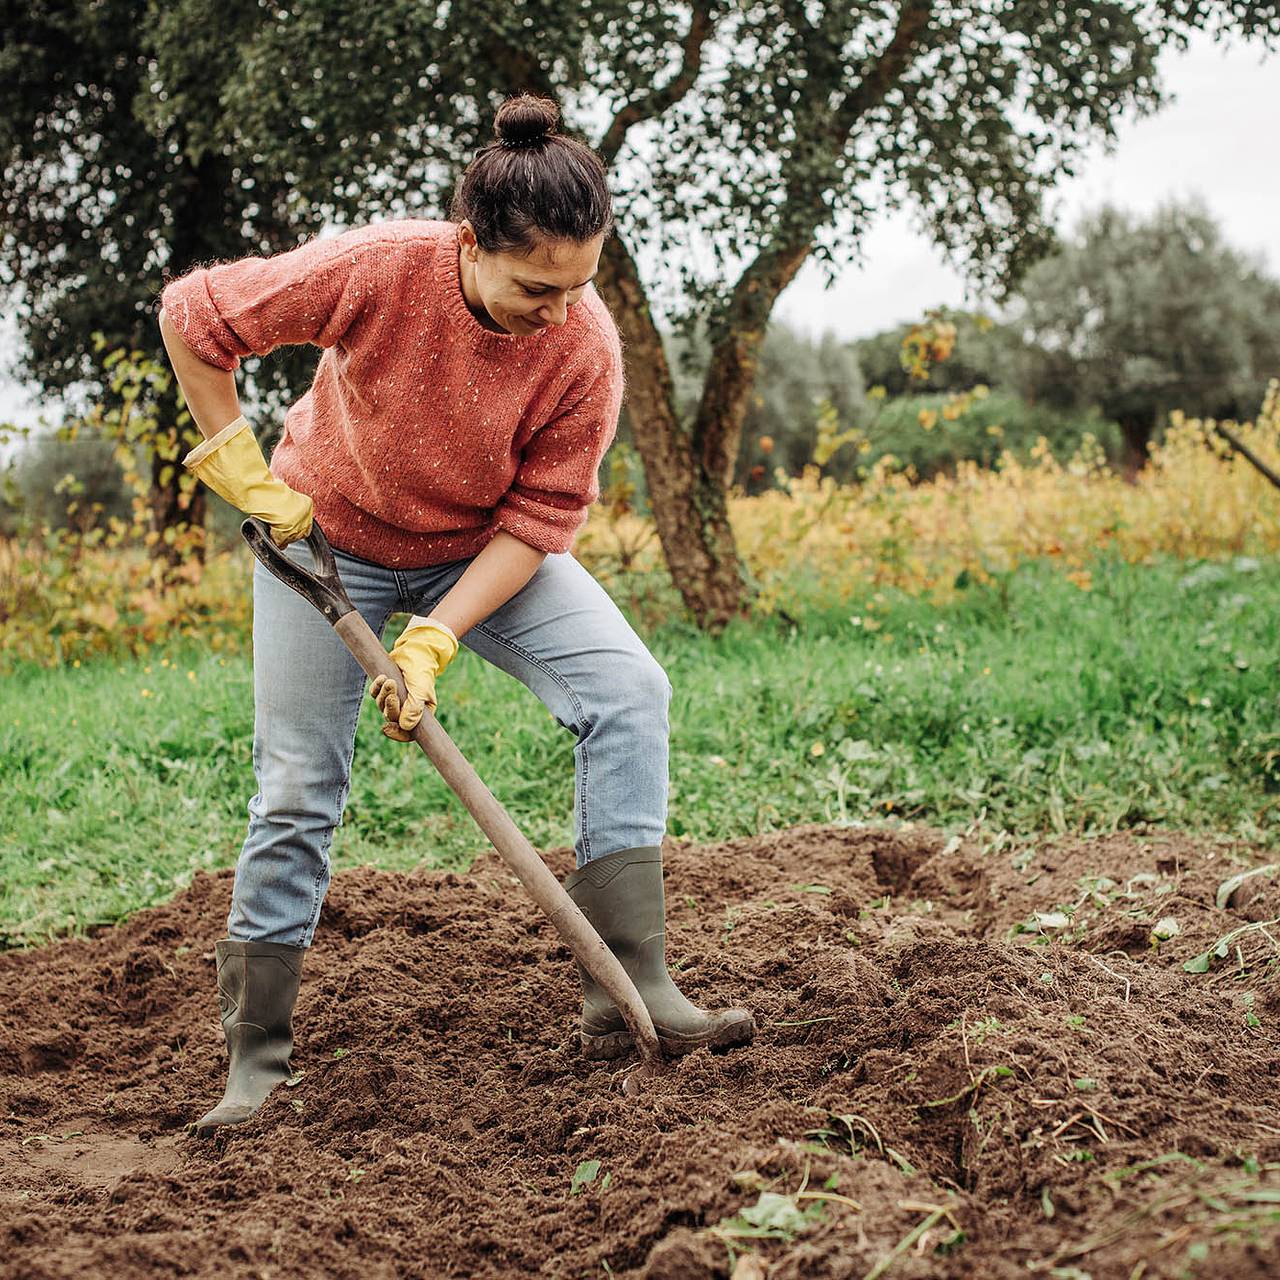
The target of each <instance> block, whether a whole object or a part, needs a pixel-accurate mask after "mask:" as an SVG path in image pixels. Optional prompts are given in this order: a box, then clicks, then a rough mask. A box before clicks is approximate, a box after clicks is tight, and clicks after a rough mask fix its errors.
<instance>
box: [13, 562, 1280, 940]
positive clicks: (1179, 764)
mask: <svg viewBox="0 0 1280 1280" xmlns="http://www.w3.org/2000/svg"><path fill="white" fill-rule="evenodd" d="M1091 567H1092V570H1093V574H1094V589H1093V590H1092V591H1089V592H1082V591H1080V590H1079V589H1077V588H1076V587H1075V586H1073V585H1071V584H1070V583H1068V582H1067V581H1065V580H1064V579H1063V578H1062V577H1061V575H1060V573H1059V572H1058V571H1057V570H1056V568H1055V567H1054V566H1053V565H1051V564H1045V565H1029V566H1024V567H1023V568H1021V569H1019V570H1017V571H1015V572H1014V573H1012V574H1010V575H1008V576H1006V577H1005V578H1003V579H1001V580H1000V581H998V582H997V583H996V584H995V585H992V586H985V587H973V588H969V589H968V590H966V591H964V592H963V593H962V594H961V595H960V597H959V598H958V600H957V601H956V602H954V603H953V604H951V605H949V606H947V607H945V608H939V607H935V606H931V605H930V604H929V603H928V602H927V601H923V600H919V599H913V598H910V597H906V596H900V595H898V594H896V593H888V592H885V593H883V594H880V595H867V594H864V596H863V597H862V598H861V600H859V601H858V602H856V603H853V604H851V605H849V606H847V607H845V608H842V609H840V610H839V611H837V612H828V613H815V612H809V613H803V611H802V610H800V606H799V605H798V603H797V602H795V601H793V602H792V603H791V608H792V611H793V612H799V613H800V616H801V622H800V625H799V626H796V627H791V626H788V625H786V624H784V623H783V622H781V621H777V620H763V621H759V622H753V623H749V624H741V625H735V626H734V627H731V628H730V629H729V630H728V631H727V632H726V633H725V634H724V635H722V636H720V637H718V638H714V639H713V638H709V637H707V636H704V635H701V634H699V633H697V632H696V631H694V630H693V629H692V628H690V627H688V626H687V625H683V624H680V623H671V624H668V625H665V626H662V627H659V628H657V629H655V630H650V631H649V633H648V634H647V636H646V639H647V640H648V642H649V644H650V647H651V648H652V650H653V652H654V653H655V655H656V656H657V657H658V659H659V660H660V661H661V662H662V663H663V664H664V666H665V667H666V669H667V671H668V673H669V675H670V676H671V680H672V683H673V685H674V686H675V699H674V702H673V706H672V743H671V745H672V763H671V778H672V792H671V814H670V821H669V829H670V831H671V832H672V834H674V835H678V836H686V837H690V838H694V839H697V840H715V839H727V838H729V837H732V836H740V835H745V834H750V833H753V832H759V831H767V830H770V829H775V828H779V827H785V826H791V825H794V824H796V823H800V822H808V821H844V822H851V823H853V822H877V821H885V820H889V821H893V820H895V819H902V818H906V819H911V820H913V821H916V822H923V823H928V824H931V825H933V826H936V827H939V828H942V829H945V830H962V829H964V828H966V827H969V826H971V825H973V824H975V823H979V824H980V825H981V827H982V829H983V830H984V831H986V832H988V833H991V832H995V831H999V830H1004V831H1007V832H1009V833H1011V834H1012V835H1015V836H1026V835H1032V834H1035V833H1043V832H1077V833H1080V834H1084V835H1091V834H1098V833H1102V832H1110V831H1116V830H1121V829H1134V828H1137V829H1143V828H1145V827H1148V826H1160V827H1166V828H1174V829H1180V830H1186V831H1192V832H1200V833H1205V834H1207V833H1221V834H1225V835H1230V836H1233V837H1238V838H1244V839H1248V840H1254V841H1257V842H1259V843H1261V844H1263V845H1266V846H1270V847H1275V846H1276V845H1278V844H1280V808H1278V806H1280V698H1278V690H1280V682H1278V681H1277V654H1278V653H1280V623H1278V622H1277V619H1280V563H1277V562H1276V561H1275V560H1266V561H1262V562H1258V561H1244V560H1240V561H1226V562H1223V563H1221V564H1216V563H1212V564H1211V563H1186V562H1178V561H1161V562H1159V563H1156V564H1153V565H1151V566H1146V567H1137V566H1130V565H1126V564H1124V563H1122V562H1119V561H1117V560H1115V559H1111V558H1105V559H1098V560H1096V561H1095V562H1094V563H1093V565H1092V566H1091ZM855 618H856V619H861V625H859V624H857V623H855V622H854V621H853V619H855ZM868 623H871V624H878V627H877V629H874V630H872V629H871V628H870V627H869V626H868ZM188 672H191V673H193V677H189V676H188ZM144 689H145V690H149V691H150V696H144V695H143V690H144ZM441 695H442V708H441V713H440V718H441V721H442V723H444V725H445V726H446V728H447V729H448V730H449V732H450V733H451V734H452V735H453V736H454V738H455V740H456V741H457V742H458V744H459V746H460V747H461V748H462V750H463V751H464V752H465V753H466V755H467V756H468V757H469V758H470V759H471V761H472V763H473V764H474V765H475V766H476V768H477V769H478V770H479V772H480V775H481V776H482V777H483V778H484V779H485V780H486V782H487V783H488V784H489V786H490V787H491V788H492V789H493V791H494V792H495V793H496V794H497V796H498V797H499V799H501V800H502V801H503V803H504V804H506V805H507V807H508V808H509V810H510V811H511V813H512V816H513V817H514V818H515V820H516V822H517V823H518V824H519V825H520V826H521V827H522V829H523V830H524V831H525V832H526V834H527V835H528V836H529V838H530V839H531V840H532V841H533V842H534V844H535V845H538V846H540V847H545V846H549V845H553V844H569V843H571V842H572V834H573V833H572V830H571V826H570V818H571V813H572V777H573V756H572V745H573V744H572V739H571V737H570V736H569V735H568V734H567V733H566V732H565V731H564V730H562V729H560V728H559V726H558V725H556V723H555V722H554V721H553V720H552V718H551V717H550V715H549V714H548V713H547V712H546V711H545V710H544V709H543V708H542V706H541V704H540V703H538V702H537V700H536V699H535V698H533V696H532V695H531V694H529V693H528V691H527V690H525V689H524V688H523V686H521V685H519V684H517V683H516V682H515V681H513V680H511V679H510V678H509V677H507V676H504V675H503V674H502V673H500V672H498V671H496V670H494V669H492V668H489V667H487V666H486V665H485V664H484V663H483V662H481V661H480V660H479V659H476V658H474V657H473V656H472V655H470V654H466V653H464V654H463V655H462V656H461V657H460V658H459V660H458V661H457V662H456V663H455V664H454V666H453V667H451V668H450V671H449V673H448V675H447V676H446V677H445V680H444V681H443V682H442V687H441ZM377 724H378V719H377V712H376V708H374V707H373V705H372V703H371V702H369V701H367V700H366V704H365V711H364V714H363V716H362V718H361V722H360V728H359V737H358V742H357V748H356V758H355V767H354V774H353V782H352V788H351V795H350V799H349V803H348V808H347V813H346V818H345V821H344V824H343V826H342V828H341V829H340V830H339V832H338V833H337V837H336V839H335V842H334V847H333V860H334V865H335V867H344V866H353V865H358V864H361V863H374V864H376V865H378V866H383V867H393V868H406V867H410V866H414V865H417V864H419V863H426V864H428V865H431V866H449V867H462V866H465V865H467V863H468V860H469V858H470V857H471V856H472V855H473V854H474V853H475V851H476V850H477V848H479V847H480V846H481V844H482V843H483V838H482V837H481V836H480V835H479V833H478V831H477V830H476V829H475V828H474V827H473V825H472V824H471V820H470V818H469V817H468V815H467V814H466V813H465V811H464V810H463V809H462V807H461V805H460V804H459V803H458V802H457V801H456V800H455V799H454V798H453V796H452V795H451V793H449V792H448V791H447V789H446V788H445V786H444V784H443V782H442V781H441V780H440V779H439V778H438V777H437V776H436V775H435V774H434V773H433V771H432V770H431V768H430V766H429V765H428V764H427V762H426V760H425V759H424V758H423V757H422V755H421V753H420V752H418V751H417V750H416V749H407V748H403V747H399V746H397V745H395V744H392V743H390V742H388V741H387V740H385V739H384V738H382V736H381V735H380V734H379V733H378V732H377ZM252 727H253V695H252V683H251V670H250V664H249V660H248V658H247V657H227V658H219V657H217V656H216V655H211V654H209V653H206V652H197V651H194V650H192V649H190V648H187V649H185V650H177V649H175V650H172V651H170V650H161V649H157V650H156V652H155V653H154V654H153V655H152V656H151V657H150V658H149V659H147V660H145V661H137V662H128V663H121V662H114V661H112V662H102V663H98V664H91V665H85V666H83V667H80V668H64V669H61V670H58V671H52V672H49V671H40V670H34V669H31V668H27V669H23V670H20V671H19V672H17V673H16V674H15V675H12V676H10V677H9V678H7V679H6V680H5V681H4V682H3V686H2V687H0V774H2V776H3V780H4V786H3V788H0V944H8V945H26V944H31V943H35V942H39V941H42V940H44V939H47V938H49V937H53V936H56V935H59V934H63V933H67V932H78V931H81V930H83V929H84V928H85V927H86V926H90V925H94V924H97V923H101V922H106V921H114V920H118V919H120V918H121V917H123V916H124V915H126V914H127V913H128V912H130V911H132V910H135V909H137V908H139V907H142V906H146V905H150V904H153V903H156V902H159V901H162V900H164V899H165V898H167V897H168V896H170V895H171V894H172V893H173V892H174V891H175V890H176V889H178V888H179V887H181V886H182V885H183V884H184V883H185V882H186V881H187V880H188V879H189V877H190V875H191V872H192V871H193V870H194V869H196V868H209V867H223V866H230V865H231V864H232V863H233V862H234V861H235V858H236V855H237V853H238V852H239V847H240V842H241V840H242V839H243V835H244V830H245V821H246V817H245V803H246V801H247V800H248V798H249V796H250V795H251V794H252V792H253V790H254V782H253V774H252V768H251V764H250V748H251V737H252Z"/></svg>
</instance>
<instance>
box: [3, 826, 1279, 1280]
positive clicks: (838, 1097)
mask: <svg viewBox="0 0 1280 1280" xmlns="http://www.w3.org/2000/svg"><path fill="white" fill-rule="evenodd" d="M547 857H548V861H549V862H550V864H551V865H552V868H553V870H555V871H556V873H557V874H560V875H563V874H564V873H565V872H567V871H568V870H569V869H570V866H571V855H570V854H569V853H568V851H566V850H553V851H551V852H550V853H549V854H548V855H547ZM666 857H667V901H668V914H669V922H668V923H669V937H668V954H669V959H670V960H671V962H672V964H673V965H674V966H676V967H677V969H678V971H677V973H676V980H677V982H678V983H679V984H680V985H681V987H682V988H683V989H684V990H685V991H686V992H687V993H688V994H689V995H690V996H691V997H692V998H693V999H695V1000H697V1001H699V1002H700V1003H703V1004H716V1003H726V1002H735V1003H750V1004H751V1005H752V1006H753V1007H754V1009H755V1011H756V1016H757V1019H758V1022H759V1024H760V1030H759V1034H758V1036H757V1038H756V1040H755V1042H754V1044H752V1045H750V1046H748V1047H746V1048H740V1049H734V1050H730V1051H728V1052H725V1053H723V1054H711V1053H708V1052H707V1051H705V1050H703V1051H700V1052H698V1053H695V1054H693V1055H690V1056H689V1057H687V1058H684V1059H682V1060H680V1061H678V1062H675V1063H673V1064H672V1065H671V1067H670V1070H669V1072H668V1073H667V1074H666V1075H665V1076H664V1077H662V1078H660V1079H657V1080H653V1081H649V1082H648V1083H647V1084H646V1085H645V1087H644V1090H643V1092H642V1095H641V1096H640V1097H639V1098H638V1099H634V1100H631V1099H627V1098H625V1097H624V1096H623V1095H622V1093H621V1091H620V1088H619V1085H620V1082H621V1080H622V1078H623V1075H624V1073H625V1072H626V1070H627V1066H628V1063H627V1062H625V1061H622V1062H618V1063H611V1064H606V1065H600V1064H592V1063H588V1062H586V1061H584V1060H582V1059H581V1058H580V1057H579V1056H578V1053H577V1051H576V1044H575V1039H574V1029H575V1026H576V1015H577V1007H578V1006H577V980H576V976H575V973H574V970H573V966H572V964H571V961H570V959H569V953H568V951H567V949H566V948H565V947H564V946H563V945H562V944H561V942H560V941H559V939H558V938H557V937H556V936H555V935H554V933H553V931H552V930H551V929H550V927H549V926H548V925H547V924H546V923H544V922H543V920H542V919H541V918H540V917H539V915H538V913H537V911H536V909H535V908H533V906H532V905H531V904H530V903H529V902H527V901H526V899H525V897H524V895H523V893H522V891H521V889H520V887H519V885H518V884H517V883H516V882H515V880H514V879H513V878H512V877H511V876H510V874H509V873H508V872H507V871H506V869H505V867H504V866H503V865H502V863H501V862H500V861H499V860H498V858H497V857H496V855H492V854H489V855H485V856H482V857H480V858H479V859H478V860H477V861H476V863H475V865H474V866H473V868H472V870H471V871H470V873H468V874H466V875H459V874H444V873H439V872H430V871H423V872H419V873H413V874H394V873H388V872H379V871H373V870H368V869H362V870H359V871H354V872H346V873H342V874H339V875H338V876H336V877H335V879H334V883H333V886H332V889H331V891H330V896H329V899H328V902H327V903H326V906H325V911H324V914H323V917H322V921H321V926H320V930H319V932H318V934H317V937H316V945H315V947H314V948H313V949H312V951H311V953H310V954H309V956H308V957H307V961H306V964H305V967H304V971H303V982H302V992H301V996H300V998H299V1001H298V1007H297V1011H296V1014H295V1019H294V1022H295V1030H296V1038H297V1048H296V1050H295V1057H294V1063H295V1066H296V1068H298V1069H299V1071H300V1078H299V1079H297V1080H296V1082H295V1083H294V1084H292V1085H291V1086H289V1087H280V1088H278V1089H277V1090H276V1091H275V1093H273V1094H272V1096H271V1098H270V1099H269V1100H268V1102H267V1104H266V1106H265V1107H264V1108H263V1110H262V1111H261V1112H260V1113H259V1115H258V1116H257V1117H255V1119H254V1120H252V1121H251V1122H250V1123H249V1124H247V1125H245V1126H243V1127H241V1128H239V1129H236V1130H230V1131H223V1132H222V1133H221V1135H220V1136H219V1137H217V1138H215V1139H213V1140H201V1139H197V1138H195V1137H193V1136H191V1135H190V1134H189V1133H188V1131H187V1129H186V1126H187V1124H188V1123H189V1122H190V1121H191V1120H193V1119H194V1118H195V1117H197V1116H198V1115H200V1114H202V1113H203V1112H204V1110H206V1109H207V1107H208V1106H210V1105H212V1103H213V1102H215V1101H216V1100H217V1099H218V1097H219V1096H220V1095H221V1091H222V1085H223V1082H224V1079H225V1074H224V1073H225V1066H224V1062H223V1060H222V1056H221V1055H222V1048H221V1029H220V1026H219V1022H218V1012H217V999H216V993H215V981H214V965H213V943H214V941H215V940H216V939H217V938H218V937H221V936H222V934H223V928H222V926H223V921H224V920H225V915H226V910H227V902H228V896H229V892H230V884H231V880H230V874H229V873H222V874H218V875H200V876H198V877H197V878H196V880H195V882H194V883H193V884H192V886H191V887H190V889H188V890H187V891H186V892H184V893H183V894H181V895H180V896H179V897H178V898H176V899H175V900H174V901H173V902H171V903H169V904H168V905H166V906H164V907H160V908H157V909H154V910H150V911H146V912H142V913H140V914H139V915H137V916H135V917H134V918H133V919H132V920H131V921H129V922H128V923H127V924H126V925H123V926H121V927H119V928H115V929H111V930H106V931H103V932H101V933H100V934H98V935H97V936H95V937H92V938H89V939H85V940H75V941H69V942H65V943H60V944H57V945H55V946H50V947H45V948H42V949H40V950H36V951H31V952H25V953H8V954H5V955H0V997H2V999H0V1276H3V1277H23V1278H24V1280H28V1278H31V1280H34V1278H37V1277H53V1276H59V1277H61V1276H119V1277H134V1276H141V1277H146V1276H160V1275H164V1276H210V1277H212V1276H227V1275H236V1276H258V1277H264V1278H270V1277H290V1276H303V1275H308V1276H341V1277H353V1278H354V1277H360V1278H362V1280H366V1278H370V1277H372V1278H378V1277H401V1276H485V1277H493V1276H524V1275H545V1276H559V1277H566V1278H568V1277H579V1276H581V1277H587V1276H591V1277H602V1276H608V1275H613V1276H633V1277H638V1276H646V1277H655V1278H657V1277H660V1278H663V1280H677V1278H683V1277H702V1276H730V1275H734V1276H736V1277H737V1280H750V1278H755V1277H763V1276H768V1277H778V1278H782V1277H786V1278H788V1280H790V1278H797V1280H798V1278H799V1277H805V1278H809V1277H836V1276H841V1277H845V1276H851V1277H868V1276H875V1277H878V1276H881V1275H889V1276H891V1277H943V1278H945V1277H957V1278H958V1277H995V1278H997V1280H998V1278H1000V1277H1014V1276H1017V1277H1026V1276H1028V1275H1046V1276H1058V1277H1067V1278H1069V1280H1070V1278H1074V1280H1080V1278H1081V1277H1086V1276H1091V1277H1094V1278H1095V1280H1102V1278H1103V1277H1113V1276H1114V1277H1126V1278H1136V1277H1182V1276H1214V1277H1217V1276H1227V1275H1229V1276H1231V1277H1232V1278H1233V1280H1249V1278H1250V1277H1264V1276H1271V1275H1274V1274H1276V1262H1275V1259H1276V1257H1277V1253H1276V1249H1277V1245H1278V1244H1280V1072H1278V1070H1277V1068H1278V1066H1280V1036H1278V1029H1280V985H1278V983H1277V972H1278V970H1280V965H1278V963H1277V961H1278V960H1280V950H1278V946H1280V943H1278V942H1277V939H1278V938H1280V934H1278V933H1277V931H1276V929H1274V928H1272V927H1271V925H1272V924H1274V922H1275V920H1276V918H1277V917H1280V879H1277V878H1275V877H1274V876H1273V875H1272V874H1271V873H1269V872H1267V873H1263V874H1261V875H1258V876H1255V877H1253V878H1252V879H1250V880H1248V881H1246V882H1245V884H1244V885H1243V886H1241V887H1240V888H1238V889H1236V890H1235V891H1234V894H1233V895H1232V896H1231V899H1230V901H1225V905H1223V906H1219V905H1218V904H1217V898H1218V895H1219V890H1220V886H1221V885H1222V884H1223V882H1224V881H1226V880H1228V879H1229V878H1230V877H1231V876H1232V875H1233V874H1235V873H1237V872H1239V871H1241V870H1243V869H1246V868H1248V867H1250V866H1256V865H1260V864H1263V863H1266V862H1268V861H1269V859H1268V857H1267V856H1266V855H1265V854H1264V853H1263V852H1262V851H1260V850H1254V849H1250V848H1248V847H1247V846H1243V845H1240V844H1231V843H1227V842H1223V843H1218V844H1211V843H1207V842H1203V841H1199V842H1197V841H1193V840H1190V839H1188V838H1186V837H1183V836H1178V835H1160V836H1155V837H1152V838H1149V839H1143V840H1138V839H1135V838H1132V837H1115V838H1108V839H1104V840H1096V841H1090V842H1080V841H1059V842H1053V843H1042V844H1039V845H1037V846H1035V847H1034V848H1021V849H1020V848H1015V847H1012V846H1009V847H1003V848H999V847H997V848H991V849H988V850H987V851H986V852H983V851H982V850H980V849H979V848H978V847H977V846H976V845H974V844H972V843H970V842H968V841H962V840H959V839H955V838H953V839H950V840H948V839H947V838H946V837H945V836H944V835H942V834H939V833H937V832H932V831H927V830H921V829H918V828H917V829H914V830H898V831H889V830H883V831H882V830H871V829H866V828H859V829H849V828H833V827H803V828H797V829H795V830H791V831H786V832H782V833H778V834H772V835H767V836H761V837H756V838H753V839H745V840H734V841H729V842H727V843H724V844H716V845H702V846H692V845H680V844H673V845H671V846H670V847H669V848H668V850H667V854H666ZM1224 900H1225V895H1224ZM1037 912H1038V913H1040V916H1039V919H1038V920H1037V917H1036V914H1035V913H1037ZM1169 920H1172V921H1174V922H1175V923H1174V925H1173V926H1172V927H1171V926H1170V925H1169V924H1168V923H1167V922H1168V921H1169ZM1161 921H1164V922H1166V923H1164V924H1162V925H1161V927H1160V932H1164V933H1169V932H1171V931H1173V930H1175V929H1176V933H1175V936H1173V937H1170V938H1168V939H1166V940H1163V941H1160V942H1159V943H1158V944H1155V943H1153V941H1152V938H1151V935H1152V931H1153V928H1155V927H1156V926H1157V924H1158V922H1161ZM1246 925H1248V926H1251V927H1250V928H1248V929H1244V931H1243V932H1241V933H1239V934H1238V935H1237V936H1236V937H1234V938H1230V939H1229V940H1228V941H1227V943H1226V945H1224V946H1222V947H1221V948H1220V950H1221V951H1222V952H1223V954H1222V955H1217V954H1212V948H1214V947H1215V945H1216V944H1217V943H1218V942H1219V940H1221V939H1223V938H1227V937H1228V935H1230V934H1231V933H1232V931H1234V930H1239V929H1242V928H1243V927H1244V926H1246ZM1206 951H1209V952H1211V954H1210V955H1209V957H1208V960H1207V962H1205V961H1202V965H1201V967H1204V965H1205V964H1206V963H1207V968H1206V971H1205V972H1203V973H1188V972H1186V971H1184V968H1183V963H1184V961H1187V960H1189V959H1191V958H1192V957H1195V956H1197V955H1203V953H1205V952H1206ZM593 1161H598V1162H599V1164H598V1168H596V1169H595V1170H594V1177H592V1178H591V1179H590V1180H589V1181H588V1180H586V1179H587V1176H588V1175H589V1174H590V1173H591V1172H592V1171H593V1170H592V1167H591V1165H590V1164H587V1163H586V1162H593ZM584 1166H585V1167H584ZM575 1173H577V1174H578V1175H579V1176H578V1179H577V1185H576V1186H575V1185H574V1179H575Z"/></svg>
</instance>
